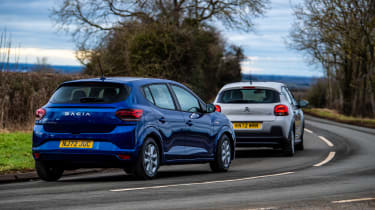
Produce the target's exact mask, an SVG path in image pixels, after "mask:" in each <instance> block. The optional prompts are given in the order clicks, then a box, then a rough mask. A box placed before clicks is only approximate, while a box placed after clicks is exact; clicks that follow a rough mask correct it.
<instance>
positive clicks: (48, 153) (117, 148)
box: [32, 125, 139, 168]
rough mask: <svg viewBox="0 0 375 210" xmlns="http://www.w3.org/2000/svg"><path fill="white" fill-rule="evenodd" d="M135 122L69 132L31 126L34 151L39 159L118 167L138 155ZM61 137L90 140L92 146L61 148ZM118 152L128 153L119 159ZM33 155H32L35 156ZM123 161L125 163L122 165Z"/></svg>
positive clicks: (72, 163)
mask: <svg viewBox="0 0 375 210" xmlns="http://www.w3.org/2000/svg"><path fill="white" fill-rule="evenodd" d="M135 130H136V126H117V127H116V128H115V129H114V130H113V131H112V132H110V133H102V134H98V133H95V134H90V133H84V134H71V133H52V132H46V131H45V130H44V128H43V125H35V126H34V134H33V148H32V151H33V153H39V154H40V155H39V157H38V160H43V161H51V162H54V164H58V165H59V164H61V165H66V166H72V167H80V168H83V167H121V166H122V165H123V164H125V165H126V163H131V162H134V161H135V160H136V159H137V156H138V152H139V148H138V146H137V142H136V139H135V132H136V131H135ZM61 140H92V141H93V142H94V143H93V146H92V148H87V149H86V148H60V141H61ZM118 155H127V156H129V158H126V159H121V158H120V157H119V156H118ZM34 157H35V156H34ZM125 165H124V166H125Z"/></svg>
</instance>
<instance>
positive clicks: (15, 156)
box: [0, 132, 34, 174]
mask: <svg viewBox="0 0 375 210" xmlns="http://www.w3.org/2000/svg"><path fill="white" fill-rule="evenodd" d="M31 144H32V134H31V133H21V132H16V133H0V174H4V173H8V172H11V171H29V170H32V169H33V168H34V159H33V157H32V154H31Z"/></svg>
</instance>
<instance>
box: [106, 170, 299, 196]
mask: <svg viewBox="0 0 375 210" xmlns="http://www.w3.org/2000/svg"><path fill="white" fill-rule="evenodd" d="M294 173H295V172H293V171H289V172H283V173H278V174H269V175H263V176H253V177H245V178H238V179H226V180H218V181H206V182H193V183H182V184H171V185H159V186H149V187H134V188H123V189H114V190H109V191H111V192H124V191H135V190H149V189H160V188H168V187H180V186H192V185H204V184H217V183H225V182H238V181H245V180H253V179H260V178H266V177H274V176H283V175H289V174H294Z"/></svg>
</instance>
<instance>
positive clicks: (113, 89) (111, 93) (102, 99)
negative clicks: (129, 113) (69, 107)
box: [50, 82, 130, 104]
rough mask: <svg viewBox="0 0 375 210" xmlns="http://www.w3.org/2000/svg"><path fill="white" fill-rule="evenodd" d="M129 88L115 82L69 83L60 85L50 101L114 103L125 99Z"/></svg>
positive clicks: (58, 102) (63, 102)
mask: <svg viewBox="0 0 375 210" xmlns="http://www.w3.org/2000/svg"><path fill="white" fill-rule="evenodd" d="M129 91H130V88H129V87H127V86H125V85H122V84H115V83H95V82H93V83H69V84H65V85H62V86H60V87H59V88H58V89H57V90H56V92H55V93H54V94H53V95H52V97H51V99H50V102H51V103H55V104H88V103H89V104H91V103H115V102H120V101H123V100H125V99H126V98H127V97H128V95H129Z"/></svg>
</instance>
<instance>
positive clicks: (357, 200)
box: [332, 198, 375, 203]
mask: <svg viewBox="0 0 375 210" xmlns="http://www.w3.org/2000/svg"><path fill="white" fill-rule="evenodd" d="M371 200H375V198H358V199H351V200H341V201H332V203H351V202H359V201H371Z"/></svg>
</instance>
